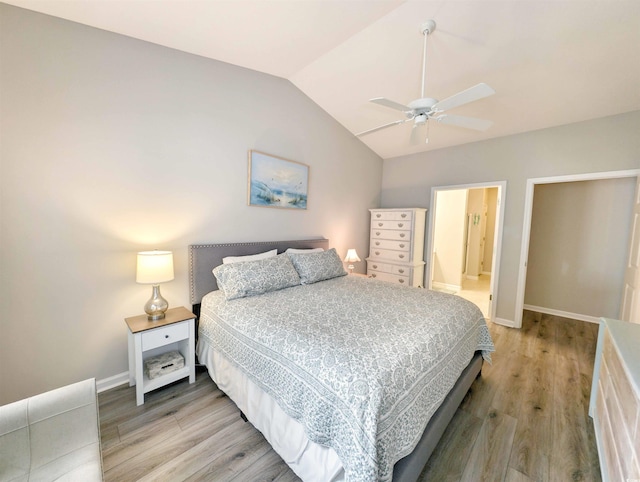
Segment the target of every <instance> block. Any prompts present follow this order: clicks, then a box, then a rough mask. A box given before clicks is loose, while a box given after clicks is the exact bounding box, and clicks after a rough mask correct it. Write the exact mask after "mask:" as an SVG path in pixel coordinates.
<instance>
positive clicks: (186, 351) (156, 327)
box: [125, 306, 196, 405]
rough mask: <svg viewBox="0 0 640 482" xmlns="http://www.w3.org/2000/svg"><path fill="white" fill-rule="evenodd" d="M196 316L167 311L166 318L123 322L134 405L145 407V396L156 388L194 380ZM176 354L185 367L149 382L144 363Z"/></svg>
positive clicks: (143, 316) (178, 311) (126, 320)
mask: <svg viewBox="0 0 640 482" xmlns="http://www.w3.org/2000/svg"><path fill="white" fill-rule="evenodd" d="M195 318H196V317H195V315H194V314H193V313H191V312H190V311H189V310H187V309H186V308H184V307H182V306H181V307H178V308H172V309H170V310H167V312H166V315H165V318H164V319H162V320H158V321H149V320H148V319H147V315H140V316H133V317H131V318H125V322H126V323H127V326H128V327H129V330H128V342H129V386H133V385H135V386H136V403H137V405H142V404H143V403H144V394H145V393H148V392H150V391H152V390H155V389H157V388H160V387H163V386H165V385H168V384H169V383H173V382H175V381H177V380H180V379H182V378H185V377H189V383H194V382H195V379H196V376H195ZM173 350H177V351H179V352H180V354H181V355H182V356H183V357H184V367H183V368H180V369H178V370H175V371H173V372H170V373H167V374H164V375H160V376H158V377H157V378H153V379H149V377H148V376H147V375H146V374H145V373H144V361H145V360H146V359H148V358H150V357H152V356H156V355H161V354H163V353H167V352H170V351H173Z"/></svg>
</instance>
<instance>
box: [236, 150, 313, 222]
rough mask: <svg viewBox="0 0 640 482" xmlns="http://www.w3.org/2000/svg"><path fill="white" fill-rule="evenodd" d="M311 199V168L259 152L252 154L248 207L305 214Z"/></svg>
mask: <svg viewBox="0 0 640 482" xmlns="http://www.w3.org/2000/svg"><path fill="white" fill-rule="evenodd" d="M308 196H309V166H308V165H306V164H303V163H301V162H296V161H291V160H289V159H284V158H282V157H278V156H273V155H271V154H266V153H264V152H260V151H254V150H250V151H249V167H248V176H247V204H248V205H249V206H255V207H269V208H280V209H302V210H305V209H307V205H308Z"/></svg>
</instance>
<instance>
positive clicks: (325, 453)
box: [189, 239, 493, 481]
mask: <svg viewBox="0 0 640 482" xmlns="http://www.w3.org/2000/svg"><path fill="white" fill-rule="evenodd" d="M328 245H329V242H328V240H326V239H313V240H297V241H281V242H259V243H233V244H211V245H192V246H190V247H189V264H190V295H191V302H192V305H193V310H194V313H196V314H197V315H198V316H199V329H198V342H197V349H196V351H197V355H198V359H199V361H200V362H201V363H203V364H204V365H206V366H207V369H208V371H209V374H210V375H211V377H212V379H213V380H214V381H215V382H216V384H217V385H218V386H219V387H220V389H221V390H223V391H224V392H225V393H226V394H227V395H228V396H229V397H230V398H231V399H232V400H233V401H234V402H235V403H236V405H237V406H238V408H239V409H240V410H241V412H242V413H243V414H244V416H246V418H247V419H248V420H249V421H250V422H251V423H252V424H253V425H254V426H255V427H256V428H257V429H258V430H260V431H261V432H262V433H263V435H264V436H265V438H266V439H267V441H268V442H269V443H270V444H271V445H272V447H273V448H274V450H275V451H276V452H277V453H278V454H279V455H280V456H281V457H282V458H283V460H284V461H285V462H286V463H287V464H288V465H289V466H290V467H291V468H292V470H293V471H294V472H295V473H296V474H297V475H299V476H300V477H301V478H302V479H303V480H305V481H316V480H317V481H339V480H347V481H370V480H391V479H393V480H394V481H415V480H417V478H418V476H419V475H420V473H421V471H422V469H423V467H424V465H425V464H426V462H427V460H428V458H429V456H430V455H431V453H432V452H433V450H434V448H435V446H436V444H437V443H438V441H439V439H440V437H441V436H442V433H443V432H444V430H445V428H446V426H447V425H448V423H449V421H450V420H451V418H452V417H453V415H454V413H455V411H456V409H457V407H458V406H459V404H460V402H461V401H462V399H463V398H464V396H465V394H466V393H467V391H468V389H469V387H470V386H471V384H472V383H473V380H474V379H475V378H476V377H477V376H478V375H479V373H480V370H481V367H482V360H483V357H484V359H488V358H489V353H490V352H491V351H493V343H492V341H491V338H490V335H489V332H488V330H487V327H486V324H485V322H484V318H483V317H482V313H481V312H480V310H479V309H478V308H477V307H475V305H473V304H471V303H469V302H467V301H465V300H463V299H461V298H459V297H455V296H453V295H446V294H444V293H437V292H432V291H428V290H422V289H419V288H409V287H404V286H396V285H392V284H390V283H385V282H383V281H377V280H371V279H367V278H363V277H357V276H341V275H338V274H336V275H335V276H331V277H329V278H328V279H322V280H319V281H317V282H314V281H316V280H315V279H313V277H314V276H315V277H316V278H317V276H316V272H315V271H309V270H310V269H313V270H315V269H320V268H317V266H319V265H317V263H316V264H314V263H315V261H314V263H307V261H309V260H318V259H321V260H323V261H322V262H323V263H324V262H325V261H326V260H329V261H331V262H334V264H335V260H334V259H333V258H335V257H336V256H337V254H335V250H329V249H328V248H329V246H328ZM288 248H294V249H312V248H316V249H317V248H322V249H323V250H324V251H323V252H322V253H318V254H313V255H311V254H305V253H300V254H293V255H285V256H279V257H277V258H270V260H264V261H257V262H254V263H253V265H252V266H251V269H252V270H254V269H256V267H258V268H260V269H262V266H263V263H264V266H265V269H266V270H267V271H268V272H276V271H277V272H280V271H279V270H280V269H281V267H283V268H282V269H283V270H285V271H286V273H290V271H291V270H290V268H289V264H291V263H290V261H292V262H293V265H294V267H295V269H296V270H297V271H298V274H299V275H300V278H299V279H298V281H297V282H295V283H294V282H293V281H291V280H290V281H289V285H288V286H286V287H284V288H282V289H273V290H267V291H266V292H264V293H262V294H256V295H255V296H242V295H239V296H235V295H233V293H234V289H235V288H234V287H235V285H230V284H229V281H228V280H229V276H230V277H231V279H234V278H233V277H234V276H237V273H238V272H241V273H242V271H238V270H247V269H249V265H245V267H238V265H235V266H236V267H233V268H229V267H228V266H227V267H226V268H225V267H221V268H219V269H218V270H217V274H216V276H218V277H219V279H220V282H221V284H222V285H223V286H222V287H221V288H222V289H218V281H217V280H216V277H215V276H214V275H213V274H212V269H213V268H214V267H216V266H219V265H221V264H222V259H223V258H225V257H227V256H245V255H252V254H256V253H262V252H265V251H268V250H272V249H276V250H277V252H278V254H280V253H283V252H284V251H285V250H286V249H288ZM331 251H333V254H330V252H331ZM287 256H288V257H287ZM284 258H287V259H284ZM338 261H339V258H338ZM268 263H271V264H268ZM305 263H306V264H305ZM241 264H244V263H241ZM274 266H276V268H274ZM323 266H324V265H323ZM322 269H324V268H322ZM338 269H342V268H341V267H340V268H338ZM233 270H236V271H233ZM305 270H306V271H305ZM283 272H284V271H283ZM227 273H233V274H231V275H227ZM334 274H335V273H334ZM225 276H226V277H225ZM282 276H283V277H285V275H282ZM286 276H289V274H287V275H286ZM292 276H293V275H292ZM309 276H311V278H309ZM278 277H279V278H280V275H278ZM320 277H322V276H320ZM300 279H301V280H302V282H303V283H304V284H301V283H300ZM230 286H231V288H230ZM230 293H231V294H230ZM231 295H233V296H231ZM227 298H230V299H227ZM396 300H400V303H401V304H402V310H400V309H398V308H396V307H395V306H394V304H393V303H395V302H396ZM427 313H430V314H431V315H433V316H431V318H432V319H431V320H430V321H428V322H427V321H424V322H422V321H420V322H419V323H417V322H415V320H422V319H423V318H425V319H426V318H428V317H427V316H426V314H427ZM439 320H442V321H439ZM446 320H449V321H446ZM452 320H466V321H464V322H462V323H453V322H452ZM449 345H451V346H449ZM425 353H431V355H429V356H427V355H425Z"/></svg>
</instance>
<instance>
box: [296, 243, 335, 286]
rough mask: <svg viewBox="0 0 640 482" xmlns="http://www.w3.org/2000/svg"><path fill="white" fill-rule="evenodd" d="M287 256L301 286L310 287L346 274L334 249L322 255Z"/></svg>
mask: <svg viewBox="0 0 640 482" xmlns="http://www.w3.org/2000/svg"><path fill="white" fill-rule="evenodd" d="M288 256H289V257H290V258H291V262H292V263H293V265H294V266H295V268H296V271H297V272H298V274H299V275H300V280H301V281H302V284H303V285H310V284H312V283H316V282H318V281H324V280H327V279H331V278H337V277H338V276H345V275H346V274H347V272H346V271H345V270H344V267H343V266H342V260H341V259H340V256H338V253H337V251H336V249H335V248H331V249H330V250H328V251H323V252H322V253H320V252H318V253H305V254H296V253H289V254H288Z"/></svg>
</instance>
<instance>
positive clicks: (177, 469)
mask: <svg viewBox="0 0 640 482" xmlns="http://www.w3.org/2000/svg"><path fill="white" fill-rule="evenodd" d="M490 330H491V334H492V336H493V339H494V342H495V345H496V353H494V354H493V365H488V364H486V363H485V364H484V367H483V369H482V376H481V377H480V378H479V379H477V380H476V381H475V382H474V384H473V386H472V387H471V390H470V392H469V394H468V395H467V397H466V398H465V400H464V401H463V402H462V405H461V407H460V408H459V409H458V411H457V414H456V415H455V417H454V419H453V420H452V422H451V424H450V425H449V427H448V428H447V431H446V432H445V434H444V436H443V438H442V440H441V441H440V443H439V445H438V447H437V448H436V450H435V452H434V454H433V455H432V457H431V459H430V460H429V462H428V464H427V467H426V468H425V470H424V472H423V473H422V475H421V477H420V480H421V481H437V482H440V481H489V482H501V481H505V482H530V481H559V482H566V481H599V480H600V468H599V464H598V455H597V451H596V445H595V438H594V433H593V424H592V421H591V419H590V418H589V416H588V415H587V410H588V404H589V392H590V389H591V376H592V371H593V361H594V356H595V347H596V338H597V331H598V325H595V324H590V323H586V322H581V321H575V320H570V319H566V318H560V317H555V316H549V315H540V314H537V313H532V312H525V317H524V321H523V328H522V329H521V330H515V329H510V328H506V327H503V326H500V325H496V324H491V326H490ZM99 404H100V425H101V437H102V455H103V468H104V475H105V480H106V481H117V482H124V481H133V480H145V481H146V480H166V481H182V480H190V481H191V480H193V481H195V480H210V481H231V480H237V481H296V480H299V479H298V478H297V477H296V476H295V474H293V472H292V471H291V470H290V469H289V468H288V467H287V466H286V465H285V464H284V462H283V461H282V460H281V459H280V458H279V457H278V455H277V454H276V453H275V452H274V451H273V450H272V449H271V447H270V446H269V445H268V443H267V442H266V441H265V440H264V438H263V437H262V435H261V434H260V433H259V432H258V431H257V430H255V429H254V428H253V427H252V426H251V424H249V423H245V422H243V421H242V419H241V418H240V415H239V411H238V409H237V408H236V406H235V405H234V404H233V402H231V401H230V400H229V398H228V397H226V396H225V395H224V394H223V393H222V392H221V391H220V390H219V389H218V388H217V387H216V385H215V384H214V383H213V382H212V381H211V379H210V378H209V376H208V375H207V373H206V372H205V371H202V370H199V371H198V373H197V377H196V383H194V384H192V385H189V383H188V382H187V381H186V380H184V381H182V382H177V383H175V384H173V385H170V386H168V387H165V388H162V389H159V390H156V391H154V392H152V393H149V394H147V396H146V398H145V404H144V405H142V406H140V407H137V406H136V396H135V387H133V388H130V387H128V386H126V385H124V386H122V387H118V388H114V389H112V390H108V391H106V392H103V393H101V394H100V395H99Z"/></svg>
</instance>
